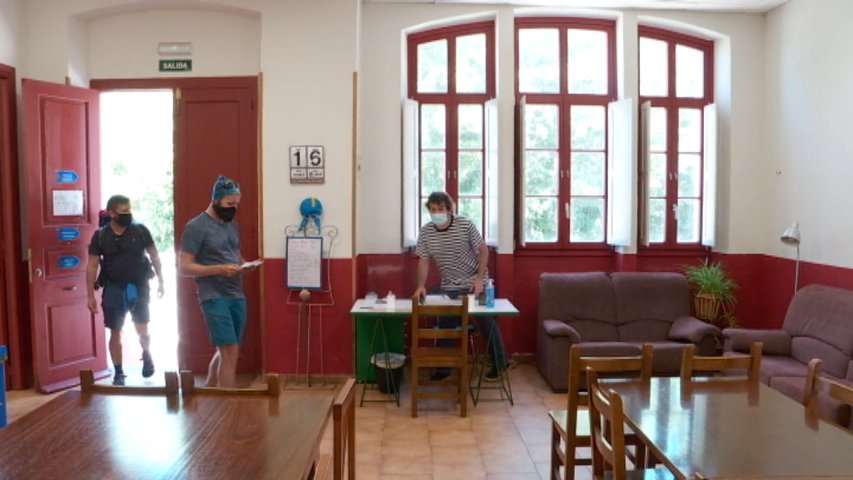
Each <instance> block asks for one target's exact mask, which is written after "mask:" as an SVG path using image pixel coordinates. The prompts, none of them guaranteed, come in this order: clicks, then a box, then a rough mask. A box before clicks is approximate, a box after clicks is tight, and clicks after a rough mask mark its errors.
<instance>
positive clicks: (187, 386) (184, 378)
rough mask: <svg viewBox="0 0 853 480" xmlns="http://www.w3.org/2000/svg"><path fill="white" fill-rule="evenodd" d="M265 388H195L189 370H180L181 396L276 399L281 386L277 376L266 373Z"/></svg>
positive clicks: (191, 373)
mask: <svg viewBox="0 0 853 480" xmlns="http://www.w3.org/2000/svg"><path fill="white" fill-rule="evenodd" d="M265 379H266V382H267V386H266V387H264V388H224V387H197V386H196V385H195V376H194V375H193V372H191V371H189V370H181V394H182V395H183V396H185V397H186V396H189V395H197V394H201V395H268V396H270V397H278V396H279V395H281V385H280V383H279V378H278V374H275V373H268V374H266V376H265Z"/></svg>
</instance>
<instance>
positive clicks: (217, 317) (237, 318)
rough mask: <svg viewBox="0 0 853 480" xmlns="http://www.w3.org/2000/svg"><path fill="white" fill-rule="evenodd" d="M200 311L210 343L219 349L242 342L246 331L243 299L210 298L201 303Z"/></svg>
mask: <svg viewBox="0 0 853 480" xmlns="http://www.w3.org/2000/svg"><path fill="white" fill-rule="evenodd" d="M201 311H202V313H203V314H204V320H205V322H207V333H208V334H209V335H210V342H211V343H213V344H214V345H216V346H218V347H221V346H225V345H234V344H235V343H240V341H242V340H243V332H244V331H245V330H246V299H245V298H227V297H226V298H211V299H210V300H205V301H203V302H201Z"/></svg>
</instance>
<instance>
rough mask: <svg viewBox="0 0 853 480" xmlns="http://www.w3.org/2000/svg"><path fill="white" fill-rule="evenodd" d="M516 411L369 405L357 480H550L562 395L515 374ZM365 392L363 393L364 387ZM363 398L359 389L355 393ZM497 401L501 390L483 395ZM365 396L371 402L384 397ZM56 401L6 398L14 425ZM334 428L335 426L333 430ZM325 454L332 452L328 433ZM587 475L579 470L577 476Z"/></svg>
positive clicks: (359, 430) (502, 406)
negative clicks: (554, 417) (553, 412)
mask: <svg viewBox="0 0 853 480" xmlns="http://www.w3.org/2000/svg"><path fill="white" fill-rule="evenodd" d="M510 376H511V381H512V392H513V397H514V400H515V406H511V405H510V404H509V402H507V401H481V402H480V403H479V404H478V405H477V406H473V404H469V409H468V417H467V418H460V417H459V414H458V406H457V407H453V408H451V404H450V402H441V401H434V402H431V403H428V404H426V405H425V406H423V407H422V408H421V411H420V414H419V417H418V418H412V417H411V416H410V412H411V408H410V400H411V397H410V396H409V390H408V384H404V385H403V388H402V393H401V398H400V406H399V407H398V406H397V405H396V404H395V403H365V404H364V406H363V407H358V406H357V407H356V465H357V477H356V478H358V479H359V480H373V479H382V480H392V479H412V480H414V479H417V480H453V479H495V480H497V479H502V480H508V479H519V480H528V479H530V480H539V479H547V478H548V475H547V473H548V465H549V442H550V424H549V421H548V410H549V409H558V408H565V405H566V396H565V394H554V393H552V392H551V389H550V388H548V386H547V385H546V383H545V381H544V380H543V379H542V377H540V376H539V374H538V373H537V372H536V368H535V366H533V365H528V364H524V365H520V366H518V367H516V368H514V369H512V370H511V371H510ZM359 388H361V387H359ZM358 393H359V394H360V393H361V392H360V391H359V392H358ZM487 395H491V396H494V395H497V392H496V391H489V392H484V393H483V396H487ZM382 397H383V395H382V394H380V393H378V392H376V391H368V397H367V398H382ZM51 398H52V397H51V396H47V395H40V394H35V393H33V392H32V391H24V392H21V391H13V392H9V397H8V406H9V418H10V421H14V420H15V419H17V418H19V417H20V416H21V415H24V414H25V413H26V412H29V411H31V410H33V409H35V408H38V406H40V405H42V404H43V403H45V402H47V401H49V400H50V399H51ZM330 427H331V425H330ZM321 450H322V451H324V452H328V453H331V429H330V430H329V431H327V434H326V438H325V439H324V442H323V444H322V445H321ZM589 477H590V472H589V469H588V468H587V467H578V469H577V472H576V477H575V478H577V479H578V480H585V479H588V478H589Z"/></svg>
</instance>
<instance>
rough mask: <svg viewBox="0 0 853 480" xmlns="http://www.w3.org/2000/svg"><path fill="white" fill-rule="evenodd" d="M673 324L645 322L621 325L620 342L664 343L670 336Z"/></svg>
mask: <svg viewBox="0 0 853 480" xmlns="http://www.w3.org/2000/svg"><path fill="white" fill-rule="evenodd" d="M670 327H672V323H670V322H664V321H661V320H643V321H639V322H631V323H626V324H623V325H619V327H618V328H617V330H618V335H619V337H618V338H619V340H621V341H623V342H643V341H645V342H663V341H666V339H667V338H668V336H669V330H670Z"/></svg>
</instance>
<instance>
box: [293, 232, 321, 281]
mask: <svg viewBox="0 0 853 480" xmlns="http://www.w3.org/2000/svg"><path fill="white" fill-rule="evenodd" d="M285 249H286V257H287V278H286V282H287V288H292V289H303V288H307V289H308V290H319V289H321V288H323V276H322V271H323V237H301V236H289V237H287V243H286V246H285Z"/></svg>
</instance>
